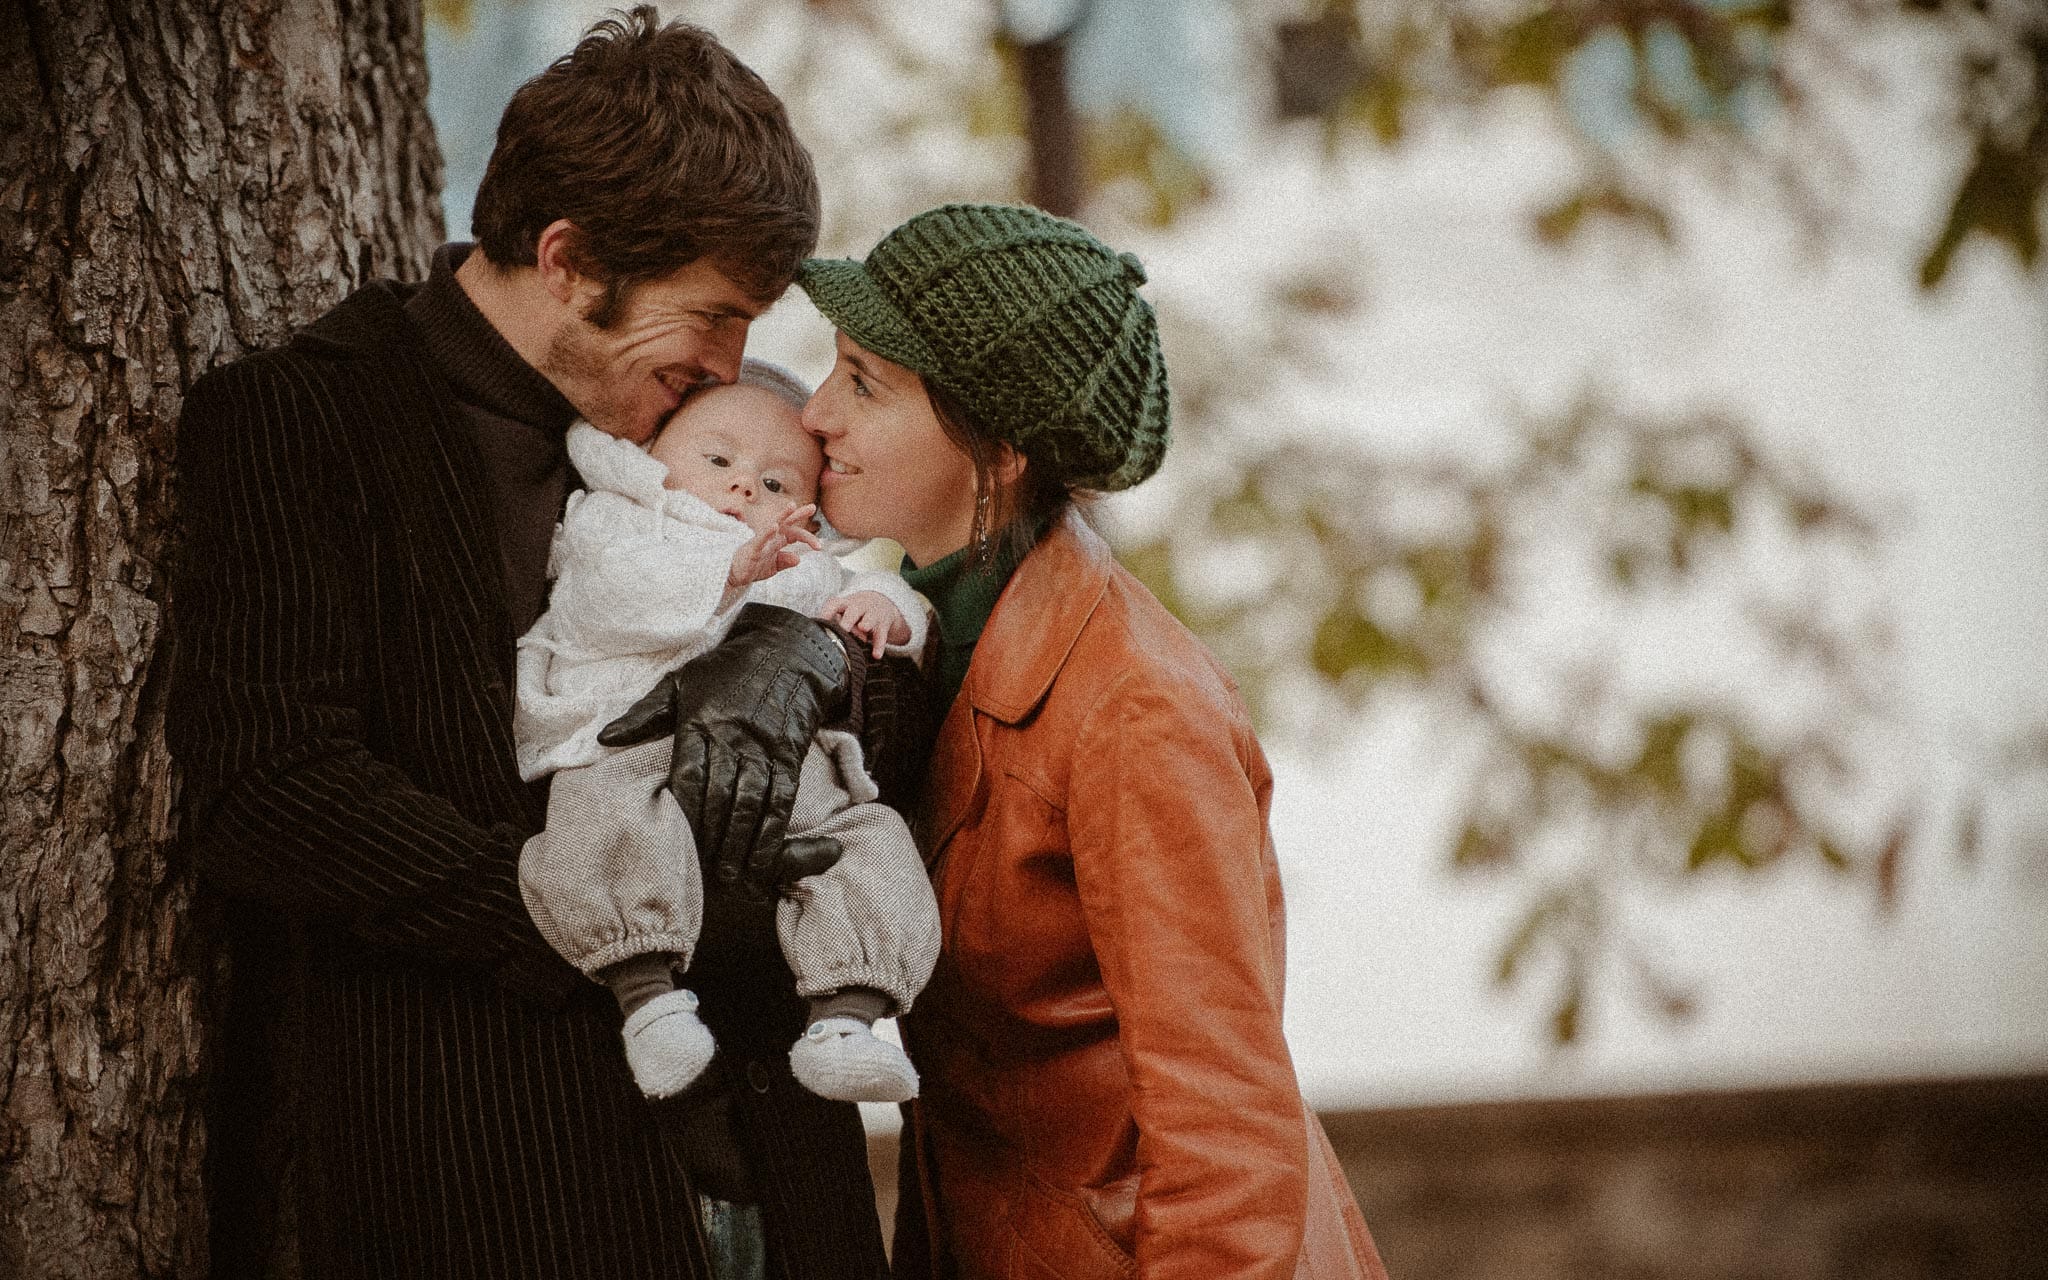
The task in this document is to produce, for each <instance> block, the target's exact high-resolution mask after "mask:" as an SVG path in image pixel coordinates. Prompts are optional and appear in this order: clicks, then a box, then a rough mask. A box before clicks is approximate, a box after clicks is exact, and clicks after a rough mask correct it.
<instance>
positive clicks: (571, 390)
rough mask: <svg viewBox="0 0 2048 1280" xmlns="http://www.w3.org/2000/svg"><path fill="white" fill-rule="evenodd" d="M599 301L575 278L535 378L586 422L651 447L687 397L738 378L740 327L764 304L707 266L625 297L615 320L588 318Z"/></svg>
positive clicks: (743, 336) (591, 285)
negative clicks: (542, 378)
mask: <svg viewBox="0 0 2048 1280" xmlns="http://www.w3.org/2000/svg"><path fill="white" fill-rule="evenodd" d="M603 294H604V287H603V286H602V285H601V284H598V283H597V282H596V281H593V280H590V279H588V278H584V279H581V280H578V281H577V283H576V286H575V292H574V294H573V295H572V296H571V298H570V300H569V303H568V305H567V308H566V314H565V315H564V316H563V318H562V321H561V323H560V325H559V326H558V327H557V328H556V330H555V333H554V335H553V337H552V338H550V340H549V342H548V347H547V351H546V354H545V355H544V356H543V357H542V359H541V363H540V371H541V372H542V373H543V374H545V375H547V378H548V380H549V381H550V382H552V383H554V384H555V387H556V388H557V389H558V390H560V391H561V393H562V395H563V396H565V397H566V398H567V399H568V401H569V403H570V404H573V405H575V406H576V410H577V412H579V413H581V414H582V415H583V416H584V418H585V419H587V420H588V421H589V422H590V424H591V425H592V426H594V427H596V428H597V429H598V430H600V431H603V432H605V433H606V434H608V435H614V436H620V437H622V438H624V439H627V440H631V441H632V442H633V443H635V444H645V443H646V442H647V441H649V440H651V439H653V437H654V433H655V432H656V431H657V430H658V429H660V427H661V423H662V421H663V420H664V419H665V418H667V417H668V415H669V414H671V413H673V412H675V410H676V407H677V406H678V405H680V404H681V403H682V402H683V397H684V395H685V394H687V393H688V391H689V389H690V388H691V387H693V386H697V385H699V384H701V383H706V382H731V381H732V380H733V379H735V378H737V377H738V376H739V371H740V353H741V352H742V351H743V350H745V348H746V345H747V326H748V325H749V324H751V323H752V322H753V320H754V319H755V317H757V316H759V315H760V314H761V312H762V311H763V310H764V309H765V304H764V303H762V302H761V301H760V300H759V299H758V298H755V297H753V296H752V295H750V294H748V293H747V292H746V290H744V289H742V288H740V287H739V286H738V285H736V284H734V283H733V282H732V281H731V280H729V279H727V278H726V276H725V273H724V272H722V271H720V270H719V269H718V267H717V266H716V265H715V264H714V263H712V262H711V261H710V260H708V259H699V260H698V261H696V262H693V263H691V264H690V265H688V266H686V267H684V268H682V269H681V270H679V271H677V272H676V273H675V274H673V275H670V276H667V277H665V278H663V279H660V280H653V281H649V282H647V283H645V284H641V285H639V286H637V287H635V288H633V289H631V290H629V291H628V292H627V294H626V296H625V301H624V305H623V307H621V309H620V312H619V316H618V319H617V320H616V321H615V322H614V323H613V324H612V325H611V326H610V327H608V328H604V329H600V328H598V327H597V326H596V325H594V324H592V323H590V321H589V320H587V319H585V318H584V317H586V316H587V315H589V314H590V313H591V311H592V310H593V308H595V307H596V306H597V304H598V301H599V299H600V298H602V296H603Z"/></svg>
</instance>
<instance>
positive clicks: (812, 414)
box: [799, 387, 837, 440]
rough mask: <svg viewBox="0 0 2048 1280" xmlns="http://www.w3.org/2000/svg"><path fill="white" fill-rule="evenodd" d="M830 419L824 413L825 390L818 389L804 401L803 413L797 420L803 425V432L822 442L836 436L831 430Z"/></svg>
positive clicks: (827, 414)
mask: <svg viewBox="0 0 2048 1280" xmlns="http://www.w3.org/2000/svg"><path fill="white" fill-rule="evenodd" d="M830 418H831V414H829V413H827V412H826V411H825V390H824V388H823V387H820V388H819V389H818V390H816V391H814V392H812V393H811V398H810V399H808V400H806V401H804V409H803V413H802V414H801V415H800V418H799V420H800V421H801V422H802V423H803V425H804V430H806V431H808V432H810V433H811V434H812V435H814V436H816V437H818V438H819V439H820V440H824V439H827V438H829V437H831V436H833V435H835V434H837V433H836V432H835V431H834V430H833V429H832V424H831V422H830V421H829V419H830Z"/></svg>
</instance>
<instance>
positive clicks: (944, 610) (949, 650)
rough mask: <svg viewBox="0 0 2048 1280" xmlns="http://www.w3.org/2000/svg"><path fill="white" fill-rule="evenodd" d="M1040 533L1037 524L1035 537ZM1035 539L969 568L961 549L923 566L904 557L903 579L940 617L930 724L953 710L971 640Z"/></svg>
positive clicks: (971, 655) (970, 657)
mask: <svg viewBox="0 0 2048 1280" xmlns="http://www.w3.org/2000/svg"><path fill="white" fill-rule="evenodd" d="M1044 532H1045V531H1044V529H1042V528H1041V529H1040V530H1039V535H1040V536H1043V535H1044ZM1037 542H1038V539H1037V538H1035V537H1034V538H1033V539H1031V542H1030V543H1029V544H1027V545H1026V550H1025V551H1023V552H1018V553H1013V554H1010V555H1003V556H998V557H997V558H996V561H995V563H993V564H990V565H987V566H985V567H983V568H980V569H975V570H972V571H970V570H969V569H968V567H967V559H968V548H966V547H962V548H960V550H958V551H955V552H954V553H953V554H952V555H949V556H947V557H946V558H945V559H943V560H935V561H933V562H932V563H931V564H929V565H926V566H925V567H924V568H922V569H920V568H918V567H917V566H916V565H914V564H912V563H911V562H910V557H909V556H905V557H903V580H904V581H905V582H908V583H909V584H910V585H911V586H912V587H913V588H915V589H916V590H917V591H918V592H919V593H920V594H922V595H923V596H924V598H925V599H927V600H929V601H931V602H932V608H933V609H934V610H936V611H937V612H938V615H939V662H938V671H937V675H938V682H939V683H938V688H939V693H940V697H941V700H940V701H939V702H938V703H937V704H936V706H935V707H934V710H935V712H936V715H935V716H934V721H935V722H936V721H937V720H943V719H945V717H946V713H947V712H948V711H950V710H951V709H952V706H953V699H954V698H956V697H958V696H959V694H960V682H961V681H963V680H965V679H966V678H967V664H968V663H970V662H972V661H973V660H974V644H975V642H976V641H977V640H980V639H981V629H982V628H983V627H985V626H987V625H988V618H989V615H990V614H991V613H994V612H995V608H996V600H997V599H998V598H999V597H1000V596H1001V595H1002V594H1003V588H1004V587H1006V586H1008V585H1009V582H1010V575H1011V574H1013V573H1015V572H1016V571H1017V566H1018V565H1019V564H1021V563H1023V560H1024V556H1025V555H1028V554H1029V548H1030V547H1031V546H1035V545H1037Z"/></svg>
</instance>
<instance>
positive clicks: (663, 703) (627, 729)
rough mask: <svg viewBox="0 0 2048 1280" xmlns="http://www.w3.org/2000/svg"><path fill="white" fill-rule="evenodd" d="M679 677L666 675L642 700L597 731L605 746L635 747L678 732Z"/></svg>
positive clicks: (602, 744) (643, 695) (600, 742)
mask: <svg viewBox="0 0 2048 1280" xmlns="http://www.w3.org/2000/svg"><path fill="white" fill-rule="evenodd" d="M675 691H676V685H675V677H674V676H673V675H667V676H663V677H662V678H661V680H660V682H659V683H657V684H656V685H655V686H654V687H653V688H652V689H649V690H648V691H647V692H646V693H644V694H642V695H641V696H640V700H639V701H638V702H636V703H634V704H633V705H632V706H630V707H627V708H626V709H625V710H624V711H623V712H621V713H620V714H619V716H618V718H617V719H615V720H613V721H612V722H611V723H610V724H608V725H606V726H605V727H604V728H602V729H600V730H598V731H597V741H598V743H599V745H601V746H607V747H631V746H638V745H639V744H640V743H643V742H652V741H653V740H654V739H656V738H663V737H667V736H668V735H669V734H671V733H673V732H675V726H676V717H675Z"/></svg>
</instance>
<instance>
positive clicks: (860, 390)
mask: <svg viewBox="0 0 2048 1280" xmlns="http://www.w3.org/2000/svg"><path fill="white" fill-rule="evenodd" d="M846 376H847V377H849V378H852V379H853V394H855V395H857V396H864V395H868V394H870V393H869V391H868V384H867V383H865V382H862V381H861V380H860V375H859V374H857V373H849V374H847V375H846Z"/></svg>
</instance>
